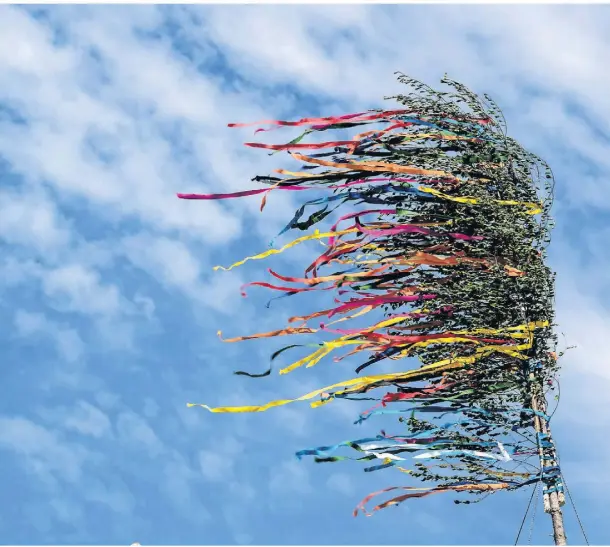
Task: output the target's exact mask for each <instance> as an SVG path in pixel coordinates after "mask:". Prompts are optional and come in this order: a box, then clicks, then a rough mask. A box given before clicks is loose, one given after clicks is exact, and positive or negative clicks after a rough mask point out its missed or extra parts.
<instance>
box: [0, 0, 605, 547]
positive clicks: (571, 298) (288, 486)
mask: <svg viewBox="0 0 610 547" xmlns="http://www.w3.org/2000/svg"><path fill="white" fill-rule="evenodd" d="M609 24H610V10H609V9H608V8H607V7H605V6H599V7H585V6H582V7H578V6H565V7H563V6H562V7H560V6H548V7H534V6H519V7H509V6H505V7H500V6H498V7H486V6H468V7H453V6H406V5H403V6H391V7H390V6H387V7H386V6H343V7H332V6H300V7H291V6H226V7H217V6H199V7H188V8H187V7H145V6H142V7H111V6H109V7H93V6H91V7H89V6H87V7H85V6H82V7H76V6H74V7H71V6H62V7H49V8H17V7H8V6H4V7H1V8H0V177H1V179H0V181H1V185H0V208H1V214H0V245H1V251H2V252H1V254H0V306H1V307H2V308H1V309H2V313H0V326H1V330H0V337H1V344H2V348H3V353H2V355H3V357H2V360H1V361H2V386H3V389H2V398H1V399H0V466H1V468H2V470H3V473H2V476H3V487H2V489H1V490H0V505H1V506H2V511H1V512H0V537H2V541H3V542H4V543H9V544H10V543H12V544H19V543H25V544H44V543H46V544H61V543H83V544H86V543H89V544H91V543H93V544H112V543H118V544H125V545H127V544H130V543H132V542H134V541H138V542H140V543H142V544H144V545H145V544H168V543H170V544H171V543H174V544H175V543H187V544H206V543H216V544H219V543H220V544H230V543H239V544H261V543H267V544H335V543H337V544H344V543H351V544H367V543H369V544H370V543H377V544H428V543H435V544H465V543H470V544H511V543H512V542H514V538H515V535H516V532H517V529H518V527H519V524H520V521H521V519H522V517H523V513H524V511H525V506H526V504H527V500H528V498H529V492H525V491H524V492H519V493H514V494H505V495H503V494H498V495H497V496H493V497H492V498H489V499H488V500H486V501H485V502H484V503H481V504H479V505H475V506H456V505H454V504H453V503H452V498H451V497H450V496H449V497H446V498H443V496H437V497H433V498H430V499H422V500H413V501H412V502H411V503H407V504H403V505H402V506H400V507H399V508H390V509H387V510H385V511H382V512H380V513H378V514H376V515H375V516H374V517H372V518H365V517H359V518H356V519H354V518H353V517H352V515H351V511H352V509H353V507H354V506H355V505H356V504H357V502H358V501H360V499H361V498H362V497H364V496H365V495H366V494H368V493H369V492H370V491H373V490H377V489H379V488H383V487H386V486H391V485H393V484H400V481H401V477H400V476H397V475H400V473H393V472H392V470H384V471H380V472H377V473H371V474H365V473H363V472H362V468H361V467H360V466H358V465H357V464H354V465H353V466H350V465H349V463H350V462H343V463H337V464H333V465H320V466H317V465H315V464H314V463H313V462H311V461H303V462H298V461H296V460H295V458H294V452H295V451H296V450H299V449H302V448H307V447H311V446H316V445H319V444H332V443H334V442H338V441H342V440H345V439H351V438H357V437H359V436H362V434H363V433H364V434H368V433H377V431H378V430H379V428H380V427H381V426H382V420H383V419H380V420H379V421H377V422H376V423H371V424H370V425H367V426H366V427H365V426H355V425H353V423H352V422H353V417H354V413H355V410H354V408H353V407H350V406H349V403H348V405H347V406H345V405H341V404H339V403H338V402H337V403H336V404H335V403H334V404H333V405H328V406H327V407H324V408H322V409H318V410H315V411H314V410H311V409H310V408H309V406H308V405H306V404H305V405H299V404H295V405H291V406H289V407H285V408H283V409H277V410H276V411H274V412H267V413H264V414H259V415H241V416H240V415H236V416H227V415H211V414H209V413H207V412H205V411H204V410H202V409H199V408H192V409H187V408H186V404H185V403H186V402H188V401H192V402H198V403H199V402H201V403H208V404H211V405H224V404H249V403H250V404H256V403H264V402H266V401H268V400H272V399H275V398H281V397H285V396H288V397H289V396H293V397H294V396H298V395H301V394H302V393H305V392H306V391H309V390H310V388H311V389H314V388H316V387H320V386H322V385H326V384H327V383H330V382H332V380H340V379H344V378H346V377H347V376H346V374H345V371H344V370H339V369H338V367H335V369H334V370H333V367H332V366H328V367H317V368H319V369H320V370H318V371H316V370H315V369H314V370H313V371H311V370H308V371H303V373H301V374H299V373H297V372H295V373H294V374H293V375H289V376H287V377H286V376H284V377H281V378H276V377H273V378H266V379H264V380H252V379H249V378H243V377H236V376H233V375H232V374H231V372H232V371H233V370H235V369H236V368H244V367H248V368H250V369H264V368H265V367H266V363H267V359H268V355H269V353H270V352H271V351H274V350H275V349H277V347H278V342H269V343H264V342H260V343H257V342H249V343H248V342H245V343H243V344H234V345H225V344H222V343H221V342H220V341H219V340H218V338H217V337H216V331H217V330H219V329H221V330H223V332H225V333H226V335H227V336H238V335H243V334H249V333H252V332H258V331H261V330H265V329H267V330H270V329H272V328H281V327H282V326H283V325H284V323H285V320H286V318H287V317H289V316H290V315H292V314H293V312H295V311H298V310H299V303H298V301H297V300H296V299H294V300H295V302H292V301H291V300H293V299H288V300H285V301H283V302H282V301H280V302H277V303H275V304H274V305H273V306H272V307H271V308H270V309H267V308H265V306H264V304H265V302H266V300H267V299H268V297H269V296H268V295H267V294H266V293H265V292H264V291H262V290H259V291H257V290H252V291H251V294H250V295H249V297H248V298H246V299H244V298H242V297H241V296H240V294H239V285H240V284H241V283H242V282H244V280H258V279H264V278H265V276H266V274H265V268H266V267H267V266H268V265H267V264H262V265H261V263H251V264H249V265H248V266H247V267H243V268H241V269H238V270H235V271H233V272H229V273H226V272H214V271H212V267H213V266H214V265H216V264H227V263H231V262H233V261H236V260H238V259H240V258H242V257H243V256H246V255H248V254H253V253H254V252H258V251H262V250H264V249H265V248H266V247H267V243H268V241H269V240H270V239H271V238H272V237H273V236H274V235H275V234H276V233H277V232H278V230H279V229H280V228H281V227H282V226H283V223H284V224H285V222H286V221H287V217H288V216H289V215H290V213H291V211H292V210H293V203H291V199H292V198H287V197H286V196H272V199H270V203H269V205H268V208H267V210H266V211H265V214H263V215H261V214H260V213H259V212H258V204H259V201H258V200H257V199H256V198H254V199H250V200H247V199H246V200H233V201H231V202H227V203H221V202H219V203H211V202H208V203H202V202H184V201H180V200H178V199H176V198H175V193H176V192H206V191H208V192H223V191H224V192H227V191H237V190H243V189H247V188H250V187H252V184H253V183H251V182H250V179H251V178H252V177H253V176H255V175H257V174H267V173H269V172H270V171H271V169H272V168H274V167H277V166H278V165H280V164H281V165H284V164H286V165H291V166H293V167H294V165H293V164H290V163H289V162H288V161H287V160H286V159H285V158H283V157H282V156H278V155H276V156H273V157H272V158H270V157H268V156H267V155H266V154H265V153H264V152H260V151H256V150H249V149H247V148H244V147H243V146H242V142H244V141H248V140H252V138H253V137H252V129H250V128H247V129H229V128H227V123H229V122H246V121H256V120H259V119H265V118H281V119H287V118H295V117H301V116H317V115H332V114H344V113H349V112H356V111H360V110H363V109H367V108H378V107H380V106H383V105H384V104H386V105H388V103H387V102H385V103H384V101H383V96H385V95H392V94H394V93H396V92H399V91H400V90H401V87H400V85H399V84H397V83H396V82H395V79H394V75H393V73H394V72H395V71H397V70H400V71H402V72H405V73H408V74H410V75H412V76H414V77H416V78H419V79H422V80H425V81H426V82H427V83H430V84H432V85H437V84H438V82H439V80H440V78H441V77H442V75H443V74H444V73H445V72H447V73H448V74H449V75H450V76H451V77H453V78H455V79H457V80H460V81H462V82H464V83H466V84H467V85H468V86H470V87H471V88H473V89H474V90H475V91H477V92H479V93H481V92H487V93H489V94H491V95H492V96H493V97H494V98H495V99H496V101H497V102H498V103H499V104H500V105H501V106H502V107H503V109H504V112H505V115H506V117H507V119H508V123H509V132H510V134H511V135H512V136H514V137H516V138H517V139H519V140H521V141H522V142H523V144H524V145H525V146H526V147H528V148H530V149H531V150H533V151H534V152H536V153H538V154H539V155H541V156H542V157H543V158H545V159H546V160H547V161H548V162H549V163H550V164H551V165H552V167H553V168H554V170H555V174H556V177H557V202H556V206H555V216H556V219H557V229H556V231H555V234H554V241H553V245H552V252H551V254H552V261H553V265H554V267H555V268H556V269H557V271H558V296H557V307H558V314H559V321H560V323H561V325H562V332H563V333H565V339H564V340H565V341H566V342H565V343H566V344H567V345H577V346H578V348H577V349H575V350H571V351H570V352H569V353H568V355H566V357H565V359H564V372H563V375H562V378H561V385H562V401H561V406H560V409H559V410H558V412H557V414H556V415H555V417H554V420H555V429H554V432H555V437H556V441H557V443H558V445H559V447H560V454H561V458H562V464H563V468H564V473H565V476H566V479H567V484H568V486H569V488H570V490H571V492H572V495H573V497H574V498H575V501H576V504H577V508H578V510H579V513H580V515H581V518H582V519H583V521H584V524H585V526H586V527H587V531H588V533H589V536H590V540H591V542H592V543H597V544H600V543H606V544H607V543H610V525H609V524H608V520H607V489H608V487H609V486H610V475H609V474H608V470H607V468H608V464H609V463H610V458H609V456H608V449H609V448H610V441H609V440H608V438H607V435H606V434H605V433H604V432H605V431H608V430H610V428H609V426H610V408H609V406H608V403H607V401H608V389H609V388H610V364H609V350H610V328H609V327H608V320H609V319H610V317H609V315H610V312H609V311H608V305H609V298H608V289H609V287H610V283H609V281H608V279H609V278H608V271H609V267H610V252H608V250H607V249H608V237H609V236H610V229H609V227H608V219H609V209H610V154H608V144H609V132H608V127H609V125H610V93H609V92H608V89H609V88H610V73H609V72H608V70H607V59H608V58H609V57H610V38H609V37H608V34H607V28H608V25H609ZM389 104H390V105H391V104H394V103H389ZM292 136H293V135H292V134H286V133H282V139H278V142H285V141H287V140H288V139H289V138H291V137H292ZM278 162H279V163H278ZM313 252H315V249H313V248H312V247H311V246H310V247H308V248H303V249H295V250H294V253H291V254H290V255H285V256H282V257H278V258H277V259H276V260H275V261H274V262H273V264H274V265H276V266H277V269H278V270H280V271H283V272H286V271H287V269H288V268H289V267H290V265H291V262H295V261H296V262H298V263H302V261H301V259H302V258H304V257H306V256H312V253H313ZM350 371H351V368H350ZM290 376H294V378H291V377H290ZM371 422H373V420H371ZM386 425H387V423H386ZM367 427H368V429H367ZM565 513H566V525H567V527H568V539H569V541H570V542H571V543H573V544H578V543H582V541H583V540H582V536H580V535H579V529H578V525H577V523H576V520H575V517H574V514H573V512H572V509H571V508H570V507H568V506H566V510H565ZM548 520H549V519H548V516H545V515H544V514H542V512H541V511H540V508H539V510H538V513H537V516H536V520H535V523H534V528H533V536H532V541H533V542H534V543H546V544H548V543H550V541H551V539H550V537H549V534H550V526H549V522H548ZM529 534H530V530H529V522H528V524H527V526H526V529H525V531H524V541H527V537H528V535H529Z"/></svg>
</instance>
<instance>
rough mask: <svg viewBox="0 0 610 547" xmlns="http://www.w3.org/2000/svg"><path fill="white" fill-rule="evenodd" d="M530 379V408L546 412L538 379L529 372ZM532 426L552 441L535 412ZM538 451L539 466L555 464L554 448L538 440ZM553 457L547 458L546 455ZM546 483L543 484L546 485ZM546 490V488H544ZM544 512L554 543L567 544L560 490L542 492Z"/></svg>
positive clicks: (549, 433) (543, 422)
mask: <svg viewBox="0 0 610 547" xmlns="http://www.w3.org/2000/svg"><path fill="white" fill-rule="evenodd" d="M530 381H531V385H532V409H533V410H535V411H538V412H540V413H541V414H546V399H545V397H544V393H543V390H542V385H541V384H540V381H539V380H538V379H537V378H535V376H534V374H533V373H532V374H530ZM534 427H535V428H536V433H537V435H538V437H539V438H540V436H541V435H542V436H544V438H545V439H546V440H548V441H549V442H551V443H552V439H551V429H550V426H549V424H548V422H547V421H546V420H544V419H543V418H542V417H540V416H539V415H537V414H534ZM538 451H539V455H540V467H541V468H543V467H552V466H555V465H557V462H556V460H555V459H554V457H555V450H554V448H553V449H552V451H549V450H546V451H545V450H544V447H543V446H542V443H541V442H540V440H539V441H538ZM549 456H550V457H551V458H553V459H547V458H548V457H549ZM560 484H561V479H556V480H554V481H553V486H555V487H557V486H559V485H560ZM546 486H547V485H545V487H546ZM545 490H546V488H545ZM543 502H544V512H545V513H550V515H551V520H552V523H553V538H554V540H555V545H567V538H566V533H565V529H564V527H563V513H562V511H561V507H562V506H563V505H564V504H565V496H564V493H563V491H562V490H558V489H554V490H552V491H551V492H544V494H543Z"/></svg>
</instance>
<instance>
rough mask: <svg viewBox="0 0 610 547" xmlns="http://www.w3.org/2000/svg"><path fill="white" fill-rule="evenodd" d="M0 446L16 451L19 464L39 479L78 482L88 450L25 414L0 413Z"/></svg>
mask: <svg viewBox="0 0 610 547" xmlns="http://www.w3.org/2000/svg"><path fill="white" fill-rule="evenodd" d="M0 447H2V448H4V449H5V450H11V451H13V452H15V453H16V454H17V455H18V456H19V458H20V462H21V464H22V465H24V466H25V467H26V468H27V469H28V470H29V471H31V472H33V473H35V474H36V475H38V476H39V477H40V478H41V479H42V480H44V481H46V482H49V481H51V483H54V482H55V481H56V479H58V478H59V479H63V480H65V481H67V482H70V483H76V482H78V481H79V480H80V479H81V478H82V475H83V466H84V465H85V462H86V460H87V459H88V458H89V456H90V454H89V452H88V451H87V450H86V449H85V448H84V447H83V446H82V445H79V444H73V443H67V442H65V441H63V440H62V439H61V437H60V435H59V434H58V433H57V432H55V431H53V430H49V429H46V428H44V427H42V426H40V425H38V424H36V423H34V422H32V421H30V420H28V419H26V418H22V417H18V416H16V417H7V416H0Z"/></svg>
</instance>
